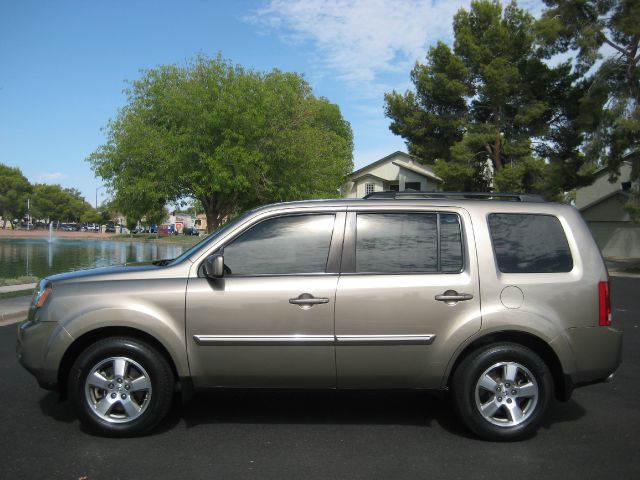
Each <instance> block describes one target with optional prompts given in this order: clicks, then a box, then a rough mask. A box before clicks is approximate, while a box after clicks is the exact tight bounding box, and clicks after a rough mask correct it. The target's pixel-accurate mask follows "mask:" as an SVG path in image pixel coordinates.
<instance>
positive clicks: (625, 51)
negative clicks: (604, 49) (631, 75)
mask: <svg viewBox="0 0 640 480" xmlns="http://www.w3.org/2000/svg"><path fill="white" fill-rule="evenodd" d="M602 38H603V40H604V43H606V44H607V45H609V46H610V47H613V48H615V49H616V50H617V51H618V52H620V53H621V54H622V55H624V56H625V57H626V56H628V55H629V52H628V51H627V49H625V48H622V47H621V46H619V45H616V44H615V43H613V42H612V41H611V40H609V39H608V38H607V37H606V36H605V35H602Z"/></svg>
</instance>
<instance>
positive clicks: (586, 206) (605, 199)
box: [579, 190, 631, 212]
mask: <svg viewBox="0 0 640 480" xmlns="http://www.w3.org/2000/svg"><path fill="white" fill-rule="evenodd" d="M617 195H623V196H625V197H627V198H629V197H631V195H630V194H629V193H628V192H625V191H623V190H615V191H613V192H611V193H609V194H607V195H605V196H603V197H600V198H598V199H596V200H594V201H593V202H591V203H588V204H587V205H585V206H583V207H580V208H579V210H580V211H581V212H584V211H586V210H588V209H590V208H591V207H595V206H596V205H598V204H600V203H603V202H605V201H607V200H609V199H610V198H612V197H615V196H617Z"/></svg>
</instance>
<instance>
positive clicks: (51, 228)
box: [49, 222, 53, 243]
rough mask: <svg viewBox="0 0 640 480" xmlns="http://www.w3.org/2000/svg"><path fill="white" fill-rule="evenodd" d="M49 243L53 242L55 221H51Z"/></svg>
mask: <svg viewBox="0 0 640 480" xmlns="http://www.w3.org/2000/svg"><path fill="white" fill-rule="evenodd" d="M49 243H53V222H49Z"/></svg>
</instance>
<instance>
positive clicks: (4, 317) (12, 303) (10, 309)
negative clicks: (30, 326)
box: [0, 295, 31, 327]
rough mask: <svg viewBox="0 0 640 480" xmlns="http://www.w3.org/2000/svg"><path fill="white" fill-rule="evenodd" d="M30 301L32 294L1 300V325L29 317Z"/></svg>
mask: <svg viewBox="0 0 640 480" xmlns="http://www.w3.org/2000/svg"><path fill="white" fill-rule="evenodd" d="M29 303H31V295H27V296H24V297H15V298H5V299H2V300H0V326H1V327H3V326H5V325H10V324H12V323H16V322H21V321H22V320H24V319H25V318H27V312H28V311H29Z"/></svg>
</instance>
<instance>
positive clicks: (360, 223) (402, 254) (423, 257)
mask: <svg viewBox="0 0 640 480" xmlns="http://www.w3.org/2000/svg"><path fill="white" fill-rule="evenodd" d="M438 226H439V228H438ZM438 230H439V233H440V235H438ZM356 232H357V233H356V272H359V273H436V272H443V273H452V272H459V271H461V270H462V235H461V231H460V220H459V218H458V216H457V215H455V214H436V213H372V214H369V213H360V214H358V216H357V220H356Z"/></svg>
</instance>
